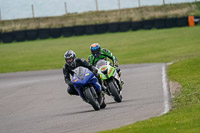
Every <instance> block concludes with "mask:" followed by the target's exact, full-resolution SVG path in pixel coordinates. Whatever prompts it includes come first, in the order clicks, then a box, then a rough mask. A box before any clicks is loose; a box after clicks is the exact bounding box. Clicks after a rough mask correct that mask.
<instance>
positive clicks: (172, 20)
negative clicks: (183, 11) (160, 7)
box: [166, 18, 177, 28]
mask: <svg viewBox="0 0 200 133" xmlns="http://www.w3.org/2000/svg"><path fill="white" fill-rule="evenodd" d="M176 20H177V19H176V18H166V28H172V27H177V22H176Z"/></svg>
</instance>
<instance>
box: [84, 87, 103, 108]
mask: <svg viewBox="0 0 200 133" xmlns="http://www.w3.org/2000/svg"><path fill="white" fill-rule="evenodd" d="M91 89H94V88H92V87H91V88H87V89H85V98H86V99H87V100H88V102H89V103H90V104H91V105H92V107H93V108H94V110H99V109H100V105H99V102H98V100H97V98H95V95H94V94H93V93H92V92H94V91H91Z"/></svg>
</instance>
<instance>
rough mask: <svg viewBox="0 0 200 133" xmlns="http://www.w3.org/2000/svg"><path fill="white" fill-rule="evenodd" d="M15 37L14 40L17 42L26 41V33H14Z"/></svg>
mask: <svg viewBox="0 0 200 133" xmlns="http://www.w3.org/2000/svg"><path fill="white" fill-rule="evenodd" d="M13 36H14V40H15V41H17V42H22V41H25V40H26V34H25V31H14V32H13Z"/></svg>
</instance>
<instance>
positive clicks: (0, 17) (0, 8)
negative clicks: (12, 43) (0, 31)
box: [0, 8, 2, 21]
mask: <svg viewBox="0 0 200 133" xmlns="http://www.w3.org/2000/svg"><path fill="white" fill-rule="evenodd" d="M1 19H2V18H1V8H0V21H1Z"/></svg>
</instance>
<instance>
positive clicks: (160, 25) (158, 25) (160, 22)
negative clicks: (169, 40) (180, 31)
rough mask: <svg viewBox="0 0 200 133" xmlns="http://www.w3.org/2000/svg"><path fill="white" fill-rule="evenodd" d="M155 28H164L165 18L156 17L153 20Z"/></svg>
mask: <svg viewBox="0 0 200 133" xmlns="http://www.w3.org/2000/svg"><path fill="white" fill-rule="evenodd" d="M155 28H157V29H163V28H166V19H165V18H162V19H156V20H155Z"/></svg>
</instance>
